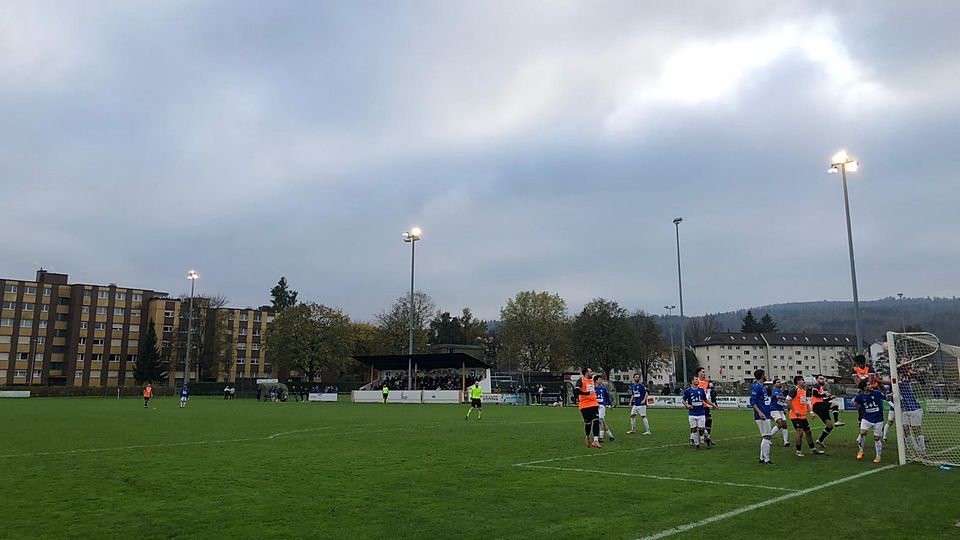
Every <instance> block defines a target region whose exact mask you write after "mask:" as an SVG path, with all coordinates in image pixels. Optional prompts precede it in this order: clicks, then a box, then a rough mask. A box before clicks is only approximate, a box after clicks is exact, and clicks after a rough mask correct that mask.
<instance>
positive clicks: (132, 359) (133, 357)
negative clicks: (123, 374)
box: [127, 354, 137, 362]
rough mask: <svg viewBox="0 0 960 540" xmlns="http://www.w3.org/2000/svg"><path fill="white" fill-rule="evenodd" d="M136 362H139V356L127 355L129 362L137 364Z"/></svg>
mask: <svg viewBox="0 0 960 540" xmlns="http://www.w3.org/2000/svg"><path fill="white" fill-rule="evenodd" d="M136 361H137V355H135V354H128V355H127V362H136Z"/></svg>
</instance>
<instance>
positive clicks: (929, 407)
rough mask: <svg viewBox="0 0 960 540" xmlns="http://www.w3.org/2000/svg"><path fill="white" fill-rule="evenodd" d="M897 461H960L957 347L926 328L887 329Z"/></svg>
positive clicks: (959, 352) (959, 353)
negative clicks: (924, 329) (888, 330)
mask: <svg viewBox="0 0 960 540" xmlns="http://www.w3.org/2000/svg"><path fill="white" fill-rule="evenodd" d="M884 348H885V352H886V357H887V358H886V359H887V360H888V361H889V369H890V386H891V388H892V391H893V403H894V407H893V411H894V419H895V422H896V433H897V453H898V454H899V458H900V464H901V465H904V464H906V463H909V462H916V463H923V464H925V465H953V466H960V347H957V346H955V345H947V344H943V343H940V340H939V338H937V336H935V335H933V334H931V333H929V332H909V333H900V332H887V342H886V344H885V346H884Z"/></svg>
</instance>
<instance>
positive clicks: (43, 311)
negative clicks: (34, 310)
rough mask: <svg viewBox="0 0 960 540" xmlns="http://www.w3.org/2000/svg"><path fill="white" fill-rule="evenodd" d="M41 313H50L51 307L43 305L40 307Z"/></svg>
mask: <svg viewBox="0 0 960 540" xmlns="http://www.w3.org/2000/svg"><path fill="white" fill-rule="evenodd" d="M40 313H50V306H49V305H47V304H43V305H41V306H40Z"/></svg>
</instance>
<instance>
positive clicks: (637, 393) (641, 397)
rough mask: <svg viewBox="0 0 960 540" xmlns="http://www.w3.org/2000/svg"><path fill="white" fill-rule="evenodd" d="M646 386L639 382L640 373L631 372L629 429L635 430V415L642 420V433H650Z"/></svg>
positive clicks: (631, 431)
mask: <svg viewBox="0 0 960 540" xmlns="http://www.w3.org/2000/svg"><path fill="white" fill-rule="evenodd" d="M649 395H650V394H649V392H647V387H646V386H644V385H643V383H641V382H640V374H639V373H634V374H633V384H631V385H630V431H628V432H627V433H636V432H637V415H640V418H641V419H642V420H643V428H644V429H645V430H646V431H644V432H643V434H644V435H650V421H649V420H647V398H648V397H649Z"/></svg>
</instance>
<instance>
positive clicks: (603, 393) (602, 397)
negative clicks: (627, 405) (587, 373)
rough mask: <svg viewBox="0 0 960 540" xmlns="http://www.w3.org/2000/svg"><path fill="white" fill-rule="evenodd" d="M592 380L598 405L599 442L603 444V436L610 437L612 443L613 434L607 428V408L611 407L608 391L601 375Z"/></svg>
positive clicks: (611, 402)
mask: <svg viewBox="0 0 960 540" xmlns="http://www.w3.org/2000/svg"><path fill="white" fill-rule="evenodd" d="M594 380H595V381H596V392H597V402H598V403H600V410H599V411H598V412H597V418H598V419H599V421H600V442H603V436H604V434H606V436H607V437H610V440H611V441H612V440H613V432H612V431H610V428H609V427H608V426H607V407H610V406H612V405H613V401H611V400H610V391H609V390H608V389H607V387H606V386H604V384H603V375H596V376H595V377H594Z"/></svg>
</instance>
